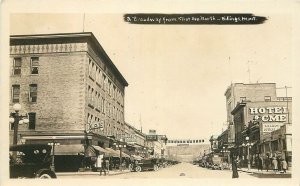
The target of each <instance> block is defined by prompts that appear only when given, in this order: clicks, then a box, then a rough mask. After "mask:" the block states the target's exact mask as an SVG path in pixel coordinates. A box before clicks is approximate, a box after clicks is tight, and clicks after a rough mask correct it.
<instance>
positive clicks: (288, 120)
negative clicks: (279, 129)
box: [276, 86, 292, 123]
mask: <svg viewBox="0 0 300 186" xmlns="http://www.w3.org/2000/svg"><path fill="white" fill-rule="evenodd" d="M288 88H292V87H288V86H284V87H278V88H276V89H285V101H286V108H287V112H288V113H287V122H288V123H290V114H289V100H288V96H287V95H288Z"/></svg>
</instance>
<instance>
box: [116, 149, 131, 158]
mask: <svg viewBox="0 0 300 186" xmlns="http://www.w3.org/2000/svg"><path fill="white" fill-rule="evenodd" d="M117 152H118V154H119V156H120V150H117ZM122 157H123V158H129V157H130V156H129V155H128V154H126V153H124V152H122Z"/></svg>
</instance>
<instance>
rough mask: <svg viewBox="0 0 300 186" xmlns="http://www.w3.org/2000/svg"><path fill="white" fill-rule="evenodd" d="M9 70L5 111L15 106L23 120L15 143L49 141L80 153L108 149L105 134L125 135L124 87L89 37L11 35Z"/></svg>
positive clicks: (116, 73)
mask: <svg viewBox="0 0 300 186" xmlns="http://www.w3.org/2000/svg"><path fill="white" fill-rule="evenodd" d="M10 67H11V76H10V87H11V100H10V111H11V112H13V108H12V106H13V105H14V103H20V104H21V106H22V110H21V111H20V113H21V114H25V113H28V116H29V124H28V125H20V126H19V133H18V141H19V142H20V141H23V142H24V141H26V143H49V142H53V140H55V141H56V143H58V144H60V146H63V145H78V148H77V150H80V149H81V146H82V145H84V146H86V145H93V146H100V147H109V146H110V143H111V142H110V139H109V138H108V136H113V137H114V139H117V140H118V139H121V137H122V135H123V134H124V133H125V122H124V96H125V87H127V86H128V83H127V81H126V80H125V78H124V77H123V76H122V74H121V73H120V72H119V70H118V69H117V67H116V66H115V65H114V64H113V62H112V61H111V59H110V58H109V56H108V55H107V54H106V52H105V51H104V49H103V48H102V46H101V45H100V43H99V42H98V40H97V39H96V38H95V36H94V35H93V34H92V33H90V32H86V33H63V34H45V35H14V36H11V37H10ZM13 128H14V126H13V125H11V131H10V137H11V138H12V136H13ZM21 139H22V140H21ZM10 141H12V140H10ZM57 148H58V149H59V148H60V147H57ZM64 149H68V148H64ZM70 149H71V150H74V149H76V148H70ZM65 153H66V154H68V152H65ZM70 153H74V152H70Z"/></svg>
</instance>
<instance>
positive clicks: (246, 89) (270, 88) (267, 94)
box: [224, 83, 276, 146]
mask: <svg viewBox="0 0 300 186" xmlns="http://www.w3.org/2000/svg"><path fill="white" fill-rule="evenodd" d="M224 95H225V97H226V113H227V123H228V144H229V146H230V145H231V144H232V143H233V142H234V140H235V136H234V135H235V131H234V130H235V129H234V127H233V116H232V115H231V111H232V110H233V109H234V108H235V106H236V105H237V104H238V103H239V102H242V101H249V100H250V101H252V102H253V101H265V100H267V101H271V100H276V84H275V83H253V84H244V83H233V84H231V85H230V86H229V87H228V88H227V89H226V91H225V94H224Z"/></svg>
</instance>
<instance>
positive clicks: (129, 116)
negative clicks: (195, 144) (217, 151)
mask: <svg viewBox="0 0 300 186" xmlns="http://www.w3.org/2000/svg"><path fill="white" fill-rule="evenodd" d="M258 16H265V17H267V18H268V20H267V21H266V22H265V23H264V24H260V25H243V26H241V25H237V26H234V25H135V24H128V23H126V22H124V21H123V14H120V13H113V14H98V13H85V16H84V15H83V13H80V14H78V13H76V14H71V13H69V14H54V13H53V14H45V13H40V14H37V13H35V14H34V13H27V14H20V13H18V14H11V17H10V34H12V35H18V34H22V35H23V34H49V33H64V32H82V31H83V30H84V31H85V32H93V34H94V35H95V36H96V38H97V39H98V41H99V42H100V44H101V45H102V47H103V48H104V50H105V51H106V53H107V54H108V56H109V57H110V58H111V60H112V61H113V63H114V64H115V65H116V67H117V68H118V69H119V71H120V72H121V73H122V75H123V76H124V77H125V79H126V80H127V82H128V83H129V86H128V87H127V88H126V90H125V121H126V122H128V123H130V124H131V125H133V126H135V127H136V128H138V129H140V128H141V127H142V129H143V132H145V133H147V132H148V130H149V129H155V130H156V131H157V133H159V134H166V135H167V136H168V138H169V139H172V138H209V137H210V135H212V134H220V133H221V132H222V128H224V127H225V124H226V105H225V96H224V93H225V90H226V88H227V87H228V86H229V85H230V84H231V82H232V83H256V82H260V83H276V84H277V87H283V86H289V87H292V85H293V83H292V81H293V79H292V76H291V74H292V73H293V72H292V71H293V68H292V31H293V28H292V19H291V17H290V14H286V13H282V14H279V13H277V14H275V13H271V14H265V15H264V14H258ZM83 17H85V19H83ZM83 20H84V21H83ZM83 22H84V24H83ZM284 93H285V92H284V91H283V90H281V89H278V96H285V94H284ZM288 96H292V89H289V90H288Z"/></svg>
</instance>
